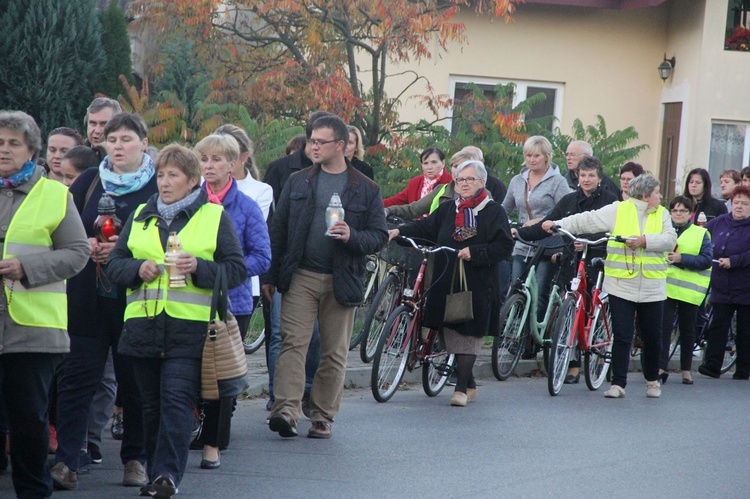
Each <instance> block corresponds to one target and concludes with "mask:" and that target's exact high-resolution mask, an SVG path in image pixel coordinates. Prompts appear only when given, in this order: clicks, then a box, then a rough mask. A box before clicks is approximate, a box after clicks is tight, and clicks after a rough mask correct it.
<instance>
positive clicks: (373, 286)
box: [349, 255, 386, 350]
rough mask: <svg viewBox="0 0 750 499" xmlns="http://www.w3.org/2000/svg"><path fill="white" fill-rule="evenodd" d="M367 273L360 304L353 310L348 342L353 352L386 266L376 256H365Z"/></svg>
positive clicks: (360, 336) (364, 328)
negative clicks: (350, 337)
mask: <svg viewBox="0 0 750 499" xmlns="http://www.w3.org/2000/svg"><path fill="white" fill-rule="evenodd" d="M365 271H366V272H367V274H366V275H367V285H366V286H365V294H364V299H363V301H362V303H361V304H360V305H359V306H358V307H357V308H356V309H355V310H354V325H353V327H352V339H351V340H350V341H349V350H354V349H355V348H356V347H357V345H359V343H360V341H362V337H363V336H364V334H365V331H366V326H365V325H366V324H367V312H368V311H369V309H370V306H371V305H372V303H373V302H374V299H375V296H376V295H377V292H378V288H379V286H380V285H379V283H380V282H382V280H383V278H384V277H385V273H386V265H385V262H383V261H382V260H381V259H380V258H379V257H378V255H367V262H366V263H365Z"/></svg>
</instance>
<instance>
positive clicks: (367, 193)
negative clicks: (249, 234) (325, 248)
mask: <svg viewBox="0 0 750 499" xmlns="http://www.w3.org/2000/svg"><path fill="white" fill-rule="evenodd" d="M347 164H348V165H349V166H348V168H349V175H348V179H347V183H346V186H345V187H344V190H343V192H342V193H341V204H342V205H343V207H344V221H345V222H346V223H347V224H348V225H349V230H350V236H349V240H348V241H347V242H346V243H344V242H343V241H339V243H340V244H336V245H335V251H334V254H333V294H334V296H335V297H336V301H337V302H339V303H340V304H341V305H343V306H345V307H351V306H356V305H359V304H360V303H362V301H363V300H364V274H365V259H366V256H367V255H370V254H373V253H377V252H378V251H379V250H380V248H382V247H383V246H384V245H385V243H386V242H387V241H388V227H387V225H386V223H385V212H384V210H383V200H382V198H381V195H380V188H379V187H378V186H377V184H376V183H375V182H373V181H372V180H370V179H368V178H367V177H365V176H364V175H363V174H362V173H360V172H359V171H358V170H356V169H355V168H353V167H352V166H351V163H349V162H348V161H347ZM319 172H320V165H314V166H311V167H310V168H306V169H304V170H302V171H299V172H297V173H295V174H293V175H292V176H291V177H289V180H288V181H287V183H286V186H284V190H283V191H282V193H281V198H280V199H279V202H278V204H277V206H276V212H275V214H274V217H273V222H272V224H271V270H269V271H268V273H266V274H265V275H264V276H263V283H264V284H275V285H276V287H277V288H278V290H279V291H280V292H282V293H284V292H286V291H287V290H288V289H289V285H290V284H291V282H292V276H293V275H294V272H295V271H296V270H297V267H298V266H299V263H300V261H301V260H302V255H303V253H304V251H305V244H306V242H307V234H308V232H309V230H310V224H311V223H312V217H313V213H314V211H315V193H316V188H317V184H318V173H319Z"/></svg>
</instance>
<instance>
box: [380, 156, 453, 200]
mask: <svg viewBox="0 0 750 499" xmlns="http://www.w3.org/2000/svg"><path fill="white" fill-rule="evenodd" d="M419 160H420V162H421V163H422V175H418V176H416V177H414V178H413V179H411V180H409V184H408V185H407V186H406V189H404V190H403V191H401V192H399V193H398V194H396V195H395V196H391V197H389V198H385V199H384V200H383V206H385V207H386V208H388V207H389V206H395V205H399V204H409V203H413V202H414V201H417V200H419V199H422V198H423V197H425V196H426V195H428V194H429V193H431V192H432V191H433V190H434V189H436V188H437V186H439V185H441V184H447V183H448V182H450V181H451V179H452V177H451V174H450V173H448V172H447V171H445V153H443V151H441V150H440V149H438V148H437V147H429V148H427V149H425V150H424V151H422V154H420V155H419Z"/></svg>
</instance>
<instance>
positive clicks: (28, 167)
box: [2, 161, 36, 189]
mask: <svg viewBox="0 0 750 499" xmlns="http://www.w3.org/2000/svg"><path fill="white" fill-rule="evenodd" d="M34 170H36V163H34V162H33V161H27V162H26V163H24V164H23V168H21V170H20V171H17V172H16V173H14V174H13V175H11V176H10V177H2V179H3V187H5V188H6V189H14V188H16V187H18V186H19V185H21V184H25V183H26V182H28V181H29V179H30V178H31V176H32V175H34Z"/></svg>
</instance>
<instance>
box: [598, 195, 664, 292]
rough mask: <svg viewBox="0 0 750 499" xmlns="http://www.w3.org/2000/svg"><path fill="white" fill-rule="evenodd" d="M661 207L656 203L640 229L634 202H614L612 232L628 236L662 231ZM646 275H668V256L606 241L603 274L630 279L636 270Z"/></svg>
mask: <svg viewBox="0 0 750 499" xmlns="http://www.w3.org/2000/svg"><path fill="white" fill-rule="evenodd" d="M663 213H664V207H663V206H659V207H658V208H657V209H656V210H654V211H653V212H652V213H650V214H649V215H648V216H647V217H646V227H645V228H644V230H643V231H641V228H640V224H639V222H638V209H637V208H636V206H635V204H634V203H631V202H629V201H622V202H620V203H619V204H618V205H617V219H616V220H615V227H614V230H613V234H615V235H618V236H624V237H629V236H632V235H634V234H640V235H644V234H661V232H662V214H663ZM641 272H642V273H643V277H646V278H648V279H664V278H665V277H666V276H667V260H666V258H665V253H664V252H663V251H648V249H644V248H638V249H637V250H635V251H633V250H631V249H630V248H628V247H627V246H626V245H625V244H624V243H618V242H616V241H609V242H608V243H607V259H606V260H605V261H604V275H606V276H610V277H617V278H620V279H632V278H634V277H636V276H637V275H638V274H639V273H641Z"/></svg>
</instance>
